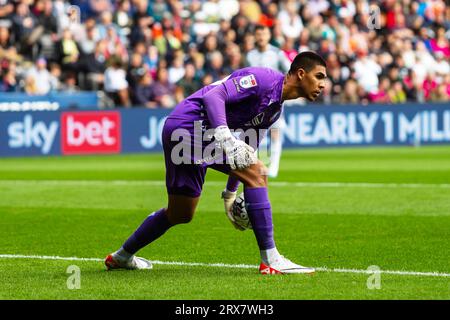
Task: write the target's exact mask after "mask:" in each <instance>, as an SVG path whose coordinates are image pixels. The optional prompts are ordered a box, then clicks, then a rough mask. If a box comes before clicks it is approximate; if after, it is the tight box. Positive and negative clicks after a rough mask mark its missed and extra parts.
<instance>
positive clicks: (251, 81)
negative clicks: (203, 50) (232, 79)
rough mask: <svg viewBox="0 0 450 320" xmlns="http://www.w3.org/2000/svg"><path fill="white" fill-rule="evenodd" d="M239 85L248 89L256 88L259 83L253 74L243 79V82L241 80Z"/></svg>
mask: <svg viewBox="0 0 450 320" xmlns="http://www.w3.org/2000/svg"><path fill="white" fill-rule="evenodd" d="M239 85H240V86H241V87H242V88H244V89H248V88H251V87H256V86H257V85H258V83H257V82H256V78H255V76H254V75H253V74H251V75H248V76H245V77H242V78H241V80H239Z"/></svg>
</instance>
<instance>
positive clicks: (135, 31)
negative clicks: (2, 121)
mask: <svg viewBox="0 0 450 320" xmlns="http://www.w3.org/2000/svg"><path fill="white" fill-rule="evenodd" d="M260 26H266V27H268V29H269V30H270V36H269V39H270V45H271V47H275V48H278V49H276V50H280V51H281V52H282V53H283V55H284V56H285V58H286V59H287V60H288V61H292V59H293V58H294V57H295V55H296V54H297V53H298V52H301V51H305V50H313V51H316V52H318V53H319V54H320V55H322V56H323V57H324V58H325V60H326V61H327V65H328V76H329V78H328V83H327V86H326V89H325V91H324V93H323V95H322V96H321V98H320V102H321V103H326V104H337V103H363V104H367V103H404V102H406V101H418V102H428V101H449V100H450V64H449V61H450V41H449V39H450V5H449V4H448V3H446V2H445V1H444V0H417V1H413V0H385V1H370V0H329V1H327V0H279V1H274V0H258V1H256V0H209V1H203V0H167V1H164V0H118V1H113V0H84V1H83V0H80V1H63V0H56V1H50V0H16V1H13V0H0V68H1V69H0V92H26V93H28V94H33V95H44V94H47V93H49V92H51V91H64V92H74V91H78V90H89V91H91V90H93V91H99V92H103V93H104V97H105V99H106V101H107V105H110V106H121V107H128V106H146V107H148V108H157V107H159V108H160V107H162V108H172V107H174V106H175V105H176V104H177V103H178V102H179V101H181V100H182V99H183V98H185V97H187V96H188V95H190V94H191V93H193V92H195V91H196V90H198V89H199V88H201V87H202V86H203V85H207V84H210V83H212V82H215V81H217V80H220V79H222V78H224V77H225V76H226V75H228V74H230V73H231V72H232V71H233V70H236V69H238V68H241V67H244V66H248V65H249V60H248V58H249V52H251V51H252V50H255V46H257V43H256V40H255V29H256V30H257V29H258V27H260ZM256 50H258V48H257V47H256Z"/></svg>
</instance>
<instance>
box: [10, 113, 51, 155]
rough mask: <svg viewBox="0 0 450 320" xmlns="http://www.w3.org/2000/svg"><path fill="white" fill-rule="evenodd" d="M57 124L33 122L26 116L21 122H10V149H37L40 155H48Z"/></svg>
mask: <svg viewBox="0 0 450 320" xmlns="http://www.w3.org/2000/svg"><path fill="white" fill-rule="evenodd" d="M57 130H58V122H57V121H51V122H50V123H49V124H48V125H47V124H46V123H45V122H43V121H33V117H32V116H31V115H30V114H27V115H26V116H24V117H23V121H16V122H12V123H11V124H10V125H9V126H8V135H9V141H8V145H9V147H10V148H14V149H18V148H32V147H35V148H38V149H39V150H40V152H41V153H42V154H48V153H49V152H50V150H51V148H52V145H53V141H54V140H55V136H56V132H57Z"/></svg>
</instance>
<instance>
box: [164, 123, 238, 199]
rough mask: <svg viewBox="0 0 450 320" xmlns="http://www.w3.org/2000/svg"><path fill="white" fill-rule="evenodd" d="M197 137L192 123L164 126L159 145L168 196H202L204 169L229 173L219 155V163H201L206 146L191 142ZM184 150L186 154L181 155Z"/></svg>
mask: <svg viewBox="0 0 450 320" xmlns="http://www.w3.org/2000/svg"><path fill="white" fill-rule="evenodd" d="M198 133H199V132H196V131H195V130H194V126H193V121H192V120H182V119H173V118H167V120H166V122H165V124H164V127H163V131H162V143H163V149H164V160H165V164H166V187H167V193H168V194H172V195H183V196H188V197H192V198H197V197H199V196H200V194H201V192H202V188H203V183H204V182H205V176H206V170H207V169H208V168H212V169H214V170H217V171H220V172H223V173H225V174H229V172H230V171H231V167H230V165H228V164H226V163H225V160H224V157H223V156H222V155H219V158H220V160H219V161H217V158H216V160H215V161H208V159H207V160H204V159H203V151H204V149H205V147H206V145H205V144H204V142H202V141H203V140H202V139H200V140H198V141H196V140H195V137H196V136H198ZM186 150H190V152H184V151H186ZM194 150H198V151H199V152H198V153H196V152H195V151H194Z"/></svg>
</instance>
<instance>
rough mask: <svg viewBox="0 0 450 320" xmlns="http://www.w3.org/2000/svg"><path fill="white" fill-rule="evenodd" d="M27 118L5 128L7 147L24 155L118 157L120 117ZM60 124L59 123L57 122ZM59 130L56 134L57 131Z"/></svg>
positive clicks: (64, 115) (87, 114) (63, 115)
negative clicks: (59, 148)
mask: <svg viewBox="0 0 450 320" xmlns="http://www.w3.org/2000/svg"><path fill="white" fill-rule="evenodd" d="M42 115H43V114H40V113H39V114H37V113H36V114H26V115H24V116H23V118H21V119H19V121H14V122H11V123H10V124H9V125H8V127H7V133H8V146H9V148H11V149H16V150H18V151H19V150H20V153H21V154H23V153H25V154H30V155H31V154H43V155H47V154H54V153H55V152H58V149H57V148H55V146H56V147H57V146H58V144H59V143H60V146H61V153H62V154H89V153H97V154H98V153H119V152H120V150H121V136H120V125H121V121H120V113H118V112H63V113H61V114H60V119H57V118H55V117H47V114H46V115H45V116H42ZM58 120H59V121H58ZM60 127H61V130H60V132H61V133H59V132H58V130H59V128H60Z"/></svg>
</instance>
